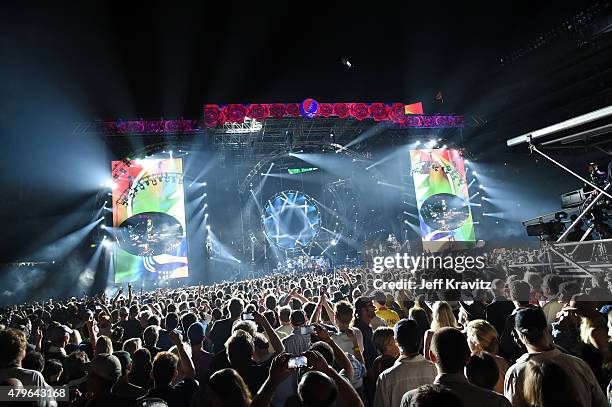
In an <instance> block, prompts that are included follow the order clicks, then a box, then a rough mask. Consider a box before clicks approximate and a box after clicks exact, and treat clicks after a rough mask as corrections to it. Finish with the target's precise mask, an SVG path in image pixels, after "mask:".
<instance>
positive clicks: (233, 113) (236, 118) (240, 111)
mask: <svg viewBox="0 0 612 407" xmlns="http://www.w3.org/2000/svg"><path fill="white" fill-rule="evenodd" d="M223 110H224V114H225V118H226V119H227V121H228V122H231V123H243V122H244V118H245V116H246V115H247V113H248V112H247V108H246V107H244V106H243V105H227V106H225V109H223Z"/></svg>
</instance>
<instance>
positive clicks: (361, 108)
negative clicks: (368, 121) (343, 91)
mask: <svg viewBox="0 0 612 407" xmlns="http://www.w3.org/2000/svg"><path fill="white" fill-rule="evenodd" d="M351 113H352V114H353V117H354V118H355V119H357V120H363V119H365V118H366V117H368V116H369V115H370V112H369V111H368V106H367V105H366V104H365V103H355V104H353V106H352V107H351Z"/></svg>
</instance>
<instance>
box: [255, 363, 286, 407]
mask: <svg viewBox="0 0 612 407" xmlns="http://www.w3.org/2000/svg"><path fill="white" fill-rule="evenodd" d="M289 358H291V354H289V353H281V354H280V355H277V356H276V357H275V358H274V360H273V361H272V365H271V366H270V372H269V374H268V378H267V379H266V381H265V382H264V384H263V385H262V386H261V388H260V389H259V391H258V392H257V394H256V395H255V397H254V398H253V401H252V402H251V406H250V407H268V406H269V405H270V402H271V401H272V396H273V395H274V391H276V388H277V387H278V386H279V385H280V384H281V383H282V382H284V381H285V379H287V378H288V377H289V376H291V375H292V374H293V370H292V369H289V368H287V364H288V362H289Z"/></svg>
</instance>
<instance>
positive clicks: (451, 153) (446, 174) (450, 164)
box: [410, 149, 475, 251]
mask: <svg viewBox="0 0 612 407" xmlns="http://www.w3.org/2000/svg"><path fill="white" fill-rule="evenodd" d="M410 159H411V164H412V177H413V180H414V190H415V194H416V201H417V208H418V213H419V223H420V228H421V238H422V240H423V247H424V248H427V249H433V250H436V249H439V250H443V249H448V248H450V249H452V248H460V247H466V245H465V244H463V245H462V244H459V245H455V246H453V242H474V240H475V237H474V223H473V220H472V211H471V209H470V195H469V192H468V185H467V182H466V173H465V161H464V159H463V156H462V154H461V151H460V150H457V149H419V150H411V151H410ZM428 242H432V243H439V244H429V245H427V244H426V243H428ZM433 250H432V251H433Z"/></svg>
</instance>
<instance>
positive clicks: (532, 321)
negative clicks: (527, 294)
mask: <svg viewBox="0 0 612 407" xmlns="http://www.w3.org/2000/svg"><path fill="white" fill-rule="evenodd" d="M514 327H515V329H516V330H517V331H518V332H520V333H522V334H536V333H541V332H544V331H545V330H546V327H547V323H546V316H545V315H544V312H543V311H542V310H541V309H540V308H535V307H528V308H522V309H519V310H518V311H517V313H516V315H515V317H514Z"/></svg>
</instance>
